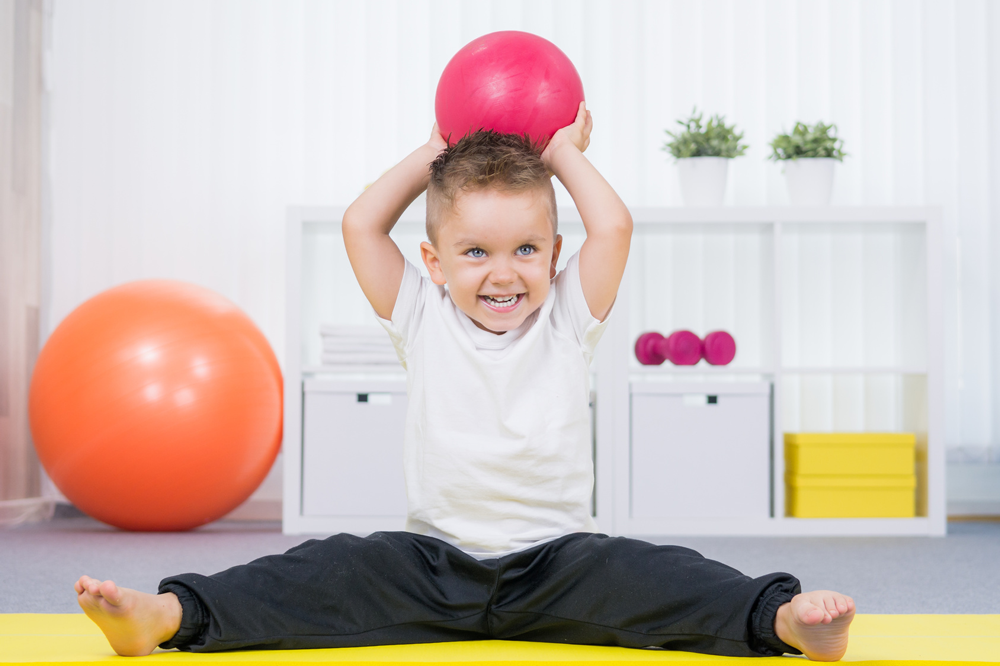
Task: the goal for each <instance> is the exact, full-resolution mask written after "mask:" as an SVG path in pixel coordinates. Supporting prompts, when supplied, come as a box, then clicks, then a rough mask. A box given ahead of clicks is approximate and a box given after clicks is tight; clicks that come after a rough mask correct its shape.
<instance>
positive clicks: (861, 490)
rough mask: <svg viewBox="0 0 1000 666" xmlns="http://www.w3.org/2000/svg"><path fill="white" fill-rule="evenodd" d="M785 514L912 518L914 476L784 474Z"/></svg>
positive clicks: (915, 483)
mask: <svg viewBox="0 0 1000 666" xmlns="http://www.w3.org/2000/svg"><path fill="white" fill-rule="evenodd" d="M785 481H786V488H787V490H788V492H787V498H786V499H787V502H788V515H790V516H794V517H796V518H913V516H914V515H915V507H916V486H917V479H916V476H915V475H913V474H909V475H892V476H875V475H866V476H860V475H858V476H832V475H831V476H825V475H816V476H812V475H808V476H807V475H797V474H788V475H787V476H786V477H785Z"/></svg>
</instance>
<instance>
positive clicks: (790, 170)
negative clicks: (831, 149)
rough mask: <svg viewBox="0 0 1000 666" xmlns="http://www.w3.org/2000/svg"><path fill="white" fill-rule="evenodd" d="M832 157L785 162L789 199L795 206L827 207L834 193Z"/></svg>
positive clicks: (805, 158)
mask: <svg viewBox="0 0 1000 666" xmlns="http://www.w3.org/2000/svg"><path fill="white" fill-rule="evenodd" d="M836 163H837V160H835V159H833V158H832V157H800V158H799V159H797V160H784V161H782V164H783V165H784V172H785V183H786V184H787V185H788V198H789V199H790V200H791V202H792V205H794V206H826V205H828V204H829V203H830V194H831V193H832V192H833V165H834V164H836Z"/></svg>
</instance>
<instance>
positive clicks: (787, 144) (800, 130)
mask: <svg viewBox="0 0 1000 666" xmlns="http://www.w3.org/2000/svg"><path fill="white" fill-rule="evenodd" d="M830 130H833V134H832V135H831V134H830ZM770 146H771V149H772V151H773V152H772V153H771V155H770V156H769V157H768V159H770V160H774V161H776V162H777V161H780V160H796V159H798V158H800V157H832V158H833V159H835V160H840V161H841V162H843V161H844V158H845V157H847V153H845V152H844V151H843V146H844V141H843V140H842V139H838V138H837V126H836V125H824V124H823V121H818V122H817V123H816V124H815V125H814V126H812V127H810V126H809V125H806V124H805V123H801V122H797V123H795V128H794V129H792V133H791V134H778V135H777V136H776V137H774V140H773V141H772V142H771V143H770Z"/></svg>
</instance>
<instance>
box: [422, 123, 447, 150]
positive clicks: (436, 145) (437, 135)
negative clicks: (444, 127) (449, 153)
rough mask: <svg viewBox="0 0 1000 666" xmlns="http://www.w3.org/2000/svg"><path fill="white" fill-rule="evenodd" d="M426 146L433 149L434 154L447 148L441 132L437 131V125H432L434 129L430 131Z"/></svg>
mask: <svg viewBox="0 0 1000 666" xmlns="http://www.w3.org/2000/svg"><path fill="white" fill-rule="evenodd" d="M427 145H428V146H430V147H431V148H433V149H434V153H435V154H437V153H440V152H441V151H442V150H444V149H446V148H447V147H448V142H447V141H446V140H445V138H444V137H443V136H441V130H439V129H438V124H437V123H434V129H432V130H431V138H430V139H428V140H427Z"/></svg>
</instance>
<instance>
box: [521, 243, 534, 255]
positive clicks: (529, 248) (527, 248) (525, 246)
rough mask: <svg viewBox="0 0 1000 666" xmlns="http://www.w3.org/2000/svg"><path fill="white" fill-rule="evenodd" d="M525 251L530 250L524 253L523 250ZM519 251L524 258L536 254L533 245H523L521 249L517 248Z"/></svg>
mask: <svg viewBox="0 0 1000 666" xmlns="http://www.w3.org/2000/svg"><path fill="white" fill-rule="evenodd" d="M525 249H526V250H528V251H527V252H523V253H522V252H521V250H525ZM517 251H518V253H520V254H521V256H522V257H525V256H527V255H529V254H531V253H532V252H534V251H535V247H534V246H533V245H522V246H521V247H519V248H517Z"/></svg>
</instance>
